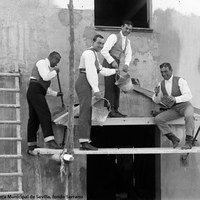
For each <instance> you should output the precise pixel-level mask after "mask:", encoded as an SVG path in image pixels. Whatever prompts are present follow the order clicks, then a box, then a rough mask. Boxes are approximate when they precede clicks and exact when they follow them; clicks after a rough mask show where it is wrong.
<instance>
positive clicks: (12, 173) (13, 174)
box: [0, 172, 23, 176]
mask: <svg viewBox="0 0 200 200" xmlns="http://www.w3.org/2000/svg"><path fill="white" fill-rule="evenodd" d="M0 176H23V173H18V172H10V173H0Z"/></svg>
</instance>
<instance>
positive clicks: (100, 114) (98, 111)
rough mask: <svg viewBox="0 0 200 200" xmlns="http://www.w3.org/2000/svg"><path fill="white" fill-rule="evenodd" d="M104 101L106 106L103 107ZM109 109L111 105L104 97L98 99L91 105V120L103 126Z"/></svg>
mask: <svg viewBox="0 0 200 200" xmlns="http://www.w3.org/2000/svg"><path fill="white" fill-rule="evenodd" d="M105 101H106V103H107V107H105ZM110 111H111V106H110V103H109V101H108V100H107V99H105V98H101V99H99V100H98V101H96V102H95V103H94V104H93V105H92V122H93V123H95V124H97V125H100V126H103V124H104V122H105V121H106V119H107V117H108V114H109V112H110Z"/></svg>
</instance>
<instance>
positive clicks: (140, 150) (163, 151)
mask: <svg viewBox="0 0 200 200" xmlns="http://www.w3.org/2000/svg"><path fill="white" fill-rule="evenodd" d="M62 151H63V150H62V149H47V148H37V149H34V153H36V154H43V155H53V154H61V153H62ZM185 153H200V147H193V148H192V149H186V150H183V149H181V148H180V147H179V148H176V149H174V148H172V147H163V148H159V147H155V148H105V149H104V148H99V149H98V150H97V151H86V150H79V149H77V148H75V149H74V154H77V155H85V154H87V155H102V154H108V155H110V154H185Z"/></svg>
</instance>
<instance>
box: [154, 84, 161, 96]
mask: <svg viewBox="0 0 200 200" xmlns="http://www.w3.org/2000/svg"><path fill="white" fill-rule="evenodd" d="M154 92H155V95H156V96H158V93H159V92H160V85H158V86H156V87H155V89H154Z"/></svg>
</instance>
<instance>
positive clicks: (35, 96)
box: [27, 82, 53, 143]
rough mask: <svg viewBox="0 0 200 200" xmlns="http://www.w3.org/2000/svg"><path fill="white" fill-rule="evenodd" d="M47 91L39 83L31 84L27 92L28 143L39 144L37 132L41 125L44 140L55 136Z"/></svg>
mask: <svg viewBox="0 0 200 200" xmlns="http://www.w3.org/2000/svg"><path fill="white" fill-rule="evenodd" d="M45 95H46V91H45V89H44V88H43V87H42V86H41V85H40V84H39V83H37V82H30V84H29V88H28V91H27V101H28V107H29V119H28V127H27V133H28V143H34V142H37V131H38V129H39V125H41V128H42V132H43V135H44V138H47V137H49V136H53V129H52V124H51V123H52V121H51V113H50V110H49V107H48V104H47V101H46V98H45Z"/></svg>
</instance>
